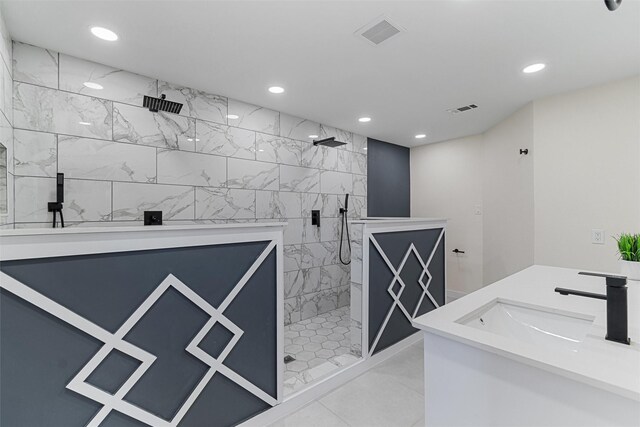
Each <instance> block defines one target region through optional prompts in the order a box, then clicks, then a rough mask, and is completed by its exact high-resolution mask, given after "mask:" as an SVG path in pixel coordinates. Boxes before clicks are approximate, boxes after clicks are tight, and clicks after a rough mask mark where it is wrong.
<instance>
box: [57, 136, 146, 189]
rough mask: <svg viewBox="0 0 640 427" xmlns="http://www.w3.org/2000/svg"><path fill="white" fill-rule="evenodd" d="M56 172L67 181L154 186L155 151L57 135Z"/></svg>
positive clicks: (128, 145)
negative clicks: (112, 182)
mask: <svg viewBox="0 0 640 427" xmlns="http://www.w3.org/2000/svg"><path fill="white" fill-rule="evenodd" d="M54 164H55V163H54ZM58 169H59V170H60V171H61V172H64V173H65V176H68V177H70V178H84V179H98V180H104V181H133V182H155V181H156V150H155V149H154V148H152V147H144V146H137V145H132V144H121V143H118V142H113V141H103V140H98V139H89V138H79V137H75V136H67V135H60V136H58ZM54 175H55V174H54ZM52 176H53V175H52Z"/></svg>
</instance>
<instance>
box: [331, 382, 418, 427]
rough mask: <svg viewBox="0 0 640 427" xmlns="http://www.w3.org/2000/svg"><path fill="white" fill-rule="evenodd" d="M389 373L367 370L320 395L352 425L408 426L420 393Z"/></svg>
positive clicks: (413, 415)
mask: <svg viewBox="0 0 640 427" xmlns="http://www.w3.org/2000/svg"><path fill="white" fill-rule="evenodd" d="M400 381H402V379H399V380H396V379H393V378H392V376H391V375H388V374H381V373H378V372H374V371H369V372H367V373H365V374H363V375H362V376H360V377H358V378H356V379H355V380H353V381H351V382H349V383H347V384H345V385H344V386H342V387H340V388H339V389H337V390H335V391H333V392H332V393H330V394H328V395H327V396H325V397H323V398H322V399H320V403H322V404H323V405H325V406H326V407H327V408H329V409H330V410H331V412H333V413H334V414H336V415H338V416H339V417H340V418H342V419H343V420H345V421H346V422H347V423H348V424H349V425H350V426H352V427H375V426H380V427H412V426H413V425H414V424H415V423H416V422H418V421H419V420H420V418H421V417H422V416H423V415H424V397H423V396H422V395H421V394H420V393H418V392H416V391H414V390H412V389H411V388H408V387H406V386H405V385H403V384H402V383H401V382H400Z"/></svg>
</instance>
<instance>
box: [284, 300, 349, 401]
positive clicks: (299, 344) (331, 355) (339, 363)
mask: <svg viewBox="0 0 640 427" xmlns="http://www.w3.org/2000/svg"><path fill="white" fill-rule="evenodd" d="M284 331H285V332H284V353H285V355H291V356H293V357H294V358H295V359H296V360H295V361H293V362H290V363H287V364H285V373H284V380H285V381H284V387H285V388H284V391H285V395H287V394H291V393H293V392H294V391H298V390H300V389H302V388H304V387H306V386H307V385H308V384H309V383H311V382H313V381H316V380H318V379H320V378H323V377H325V376H327V375H330V374H332V373H334V372H336V371H337V370H339V369H341V368H343V367H345V366H348V365H350V364H352V363H354V362H356V361H357V360H358V358H357V357H356V356H354V355H352V354H350V345H351V319H350V316H349V307H343V308H339V309H337V310H333V311H330V312H329V313H325V314H322V315H319V316H317V317H314V318H311V319H307V320H303V321H301V322H297V323H293V324H291V325H288V326H285V328H284Z"/></svg>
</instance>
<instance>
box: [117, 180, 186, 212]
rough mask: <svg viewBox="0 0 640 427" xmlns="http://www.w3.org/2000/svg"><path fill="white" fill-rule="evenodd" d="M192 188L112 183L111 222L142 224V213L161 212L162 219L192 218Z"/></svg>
mask: <svg viewBox="0 0 640 427" xmlns="http://www.w3.org/2000/svg"><path fill="white" fill-rule="evenodd" d="M194 198H195V196H194V189H193V187H188V186H183V185H161V184H141V183H125V182H114V183H113V219H114V220H129V221H134V220H135V221H142V219H143V214H144V211H155V210H159V211H162V217H163V219H166V220H171V219H194V216H195V210H194Z"/></svg>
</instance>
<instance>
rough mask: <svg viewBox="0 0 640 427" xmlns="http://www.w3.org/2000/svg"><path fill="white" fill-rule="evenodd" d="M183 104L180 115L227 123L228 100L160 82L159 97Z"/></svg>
mask: <svg viewBox="0 0 640 427" xmlns="http://www.w3.org/2000/svg"><path fill="white" fill-rule="evenodd" d="M162 94H164V95H166V96H167V99H168V100H170V101H174V102H180V103H182V104H183V106H182V110H181V111H180V114H181V115H183V116H189V117H193V118H195V119H201V120H207V121H210V122H216V123H220V124H226V123H227V98H226V97H224V96H220V95H214V94H211V93H207V92H204V91H201V90H197V89H191V88H188V87H185V86H180V85H176V84H172V83H167V82H163V81H160V82H158V95H162Z"/></svg>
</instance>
